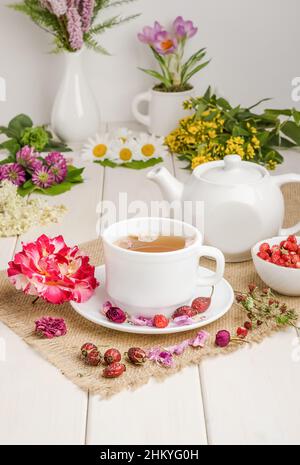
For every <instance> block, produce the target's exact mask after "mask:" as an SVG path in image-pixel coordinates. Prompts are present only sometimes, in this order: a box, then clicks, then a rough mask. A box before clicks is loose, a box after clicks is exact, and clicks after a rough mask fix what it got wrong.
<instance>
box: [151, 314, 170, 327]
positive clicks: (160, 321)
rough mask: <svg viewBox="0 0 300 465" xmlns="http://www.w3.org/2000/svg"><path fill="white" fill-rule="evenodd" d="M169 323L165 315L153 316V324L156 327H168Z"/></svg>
mask: <svg viewBox="0 0 300 465" xmlns="http://www.w3.org/2000/svg"><path fill="white" fill-rule="evenodd" d="M168 324H169V320H168V318H167V317H166V316H165V315H155V317H154V318H153V325H154V326H155V327H156V328H166V327H167V326H168Z"/></svg>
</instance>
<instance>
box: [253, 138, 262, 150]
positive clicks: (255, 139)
mask: <svg viewBox="0 0 300 465" xmlns="http://www.w3.org/2000/svg"><path fill="white" fill-rule="evenodd" d="M251 142H252V144H253V147H254V148H255V149H259V147H260V142H259V140H258V138H257V137H256V136H253V137H252V139H251Z"/></svg>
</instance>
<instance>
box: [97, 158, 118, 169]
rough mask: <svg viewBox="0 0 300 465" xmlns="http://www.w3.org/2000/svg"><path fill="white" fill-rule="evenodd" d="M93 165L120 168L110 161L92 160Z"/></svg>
mask: <svg viewBox="0 0 300 465" xmlns="http://www.w3.org/2000/svg"><path fill="white" fill-rule="evenodd" d="M94 163H97V164H98V165H101V166H104V167H108V168H117V167H118V166H120V165H118V164H117V163H114V162H113V161H111V160H94Z"/></svg>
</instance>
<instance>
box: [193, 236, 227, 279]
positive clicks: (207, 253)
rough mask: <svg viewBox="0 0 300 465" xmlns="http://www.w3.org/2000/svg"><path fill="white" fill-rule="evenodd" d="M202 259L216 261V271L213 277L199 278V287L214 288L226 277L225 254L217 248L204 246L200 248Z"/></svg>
mask: <svg viewBox="0 0 300 465" xmlns="http://www.w3.org/2000/svg"><path fill="white" fill-rule="evenodd" d="M201 257H211V258H214V259H215V260H216V264H217V267H216V271H215V273H214V274H213V275H212V276H199V277H198V279H197V284H198V286H214V285H215V284H217V283H218V282H219V281H221V279H222V278H223V275H224V269H225V258H224V255H223V253H222V252H221V251H220V250H219V249H217V248H216V247H209V246H207V245H203V246H201V248H200V255H199V258H201Z"/></svg>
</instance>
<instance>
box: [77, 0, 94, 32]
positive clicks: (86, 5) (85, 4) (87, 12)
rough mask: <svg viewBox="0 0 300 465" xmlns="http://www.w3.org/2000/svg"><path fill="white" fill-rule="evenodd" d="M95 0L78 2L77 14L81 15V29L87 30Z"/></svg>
mask: <svg viewBox="0 0 300 465" xmlns="http://www.w3.org/2000/svg"><path fill="white" fill-rule="evenodd" d="M94 6H95V0H81V2H80V3H79V14H80V16H81V23H82V30H83V32H87V31H88V30H89V28H90V26H91V21H92V16H93V11H94Z"/></svg>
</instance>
